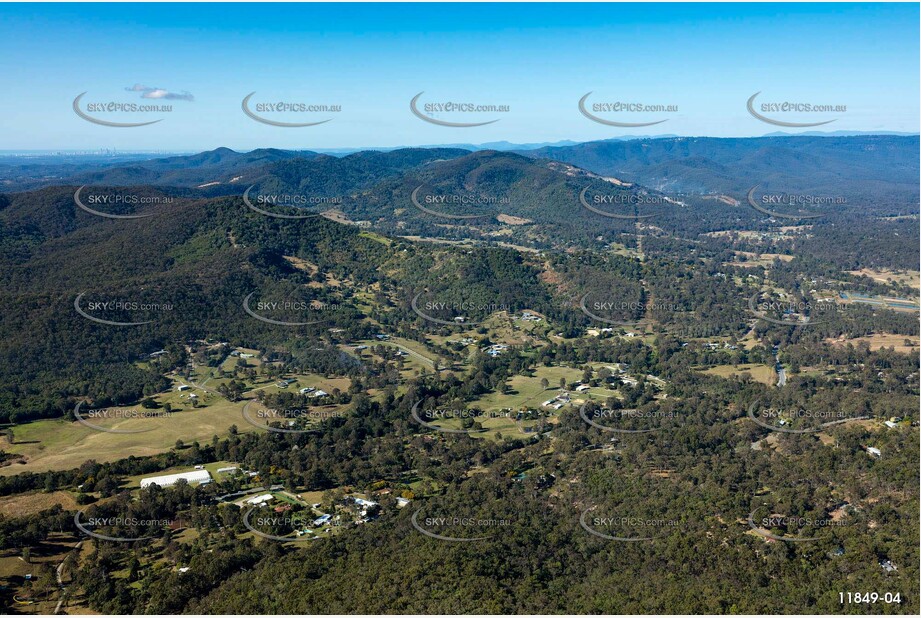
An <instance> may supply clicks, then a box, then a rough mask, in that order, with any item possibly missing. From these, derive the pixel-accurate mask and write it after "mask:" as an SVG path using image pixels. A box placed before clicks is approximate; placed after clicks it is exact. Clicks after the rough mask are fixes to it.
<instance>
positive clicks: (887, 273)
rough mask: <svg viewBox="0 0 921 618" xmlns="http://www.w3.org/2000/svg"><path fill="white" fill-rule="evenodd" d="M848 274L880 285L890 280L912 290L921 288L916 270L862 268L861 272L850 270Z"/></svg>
mask: <svg viewBox="0 0 921 618" xmlns="http://www.w3.org/2000/svg"><path fill="white" fill-rule="evenodd" d="M848 272H849V273H851V274H852V275H863V276H864V277H870V278H871V279H874V280H876V281H879V282H881V283H886V282H887V281H888V280H890V279H891V280H892V281H894V282H895V283H900V284H902V285H907V286H911V287H913V288H918V287H921V279H919V278H921V273H919V272H918V271H917V270H884V269H881V270H875V269H872V268H863V269H861V270H850V271H848Z"/></svg>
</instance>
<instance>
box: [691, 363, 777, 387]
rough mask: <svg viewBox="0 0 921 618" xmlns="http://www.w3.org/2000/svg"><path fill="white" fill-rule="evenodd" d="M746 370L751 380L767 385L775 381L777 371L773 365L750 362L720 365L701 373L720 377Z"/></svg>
mask: <svg viewBox="0 0 921 618" xmlns="http://www.w3.org/2000/svg"><path fill="white" fill-rule="evenodd" d="M746 372H747V373H749V374H751V377H752V380H754V381H755V382H761V383H762V384H767V385H768V386H772V385H774V384H776V383H777V372H776V371H774V368H773V367H768V366H767V365H759V364H752V363H743V364H741V365H736V366H732V365H720V366H719V367H712V368H710V369H706V370H704V371H703V373H706V374H709V375H714V376H720V377H721V378H731V377H732V376H739V375H742V374H743V373H746Z"/></svg>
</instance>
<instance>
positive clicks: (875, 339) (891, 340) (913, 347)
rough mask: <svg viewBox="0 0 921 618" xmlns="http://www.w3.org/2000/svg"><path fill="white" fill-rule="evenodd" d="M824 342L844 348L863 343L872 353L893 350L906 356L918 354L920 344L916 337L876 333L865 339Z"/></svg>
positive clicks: (827, 340) (828, 340) (829, 340)
mask: <svg viewBox="0 0 921 618" xmlns="http://www.w3.org/2000/svg"><path fill="white" fill-rule="evenodd" d="M825 341H826V342H828V343H830V344H832V345H837V346H844V345H847V344H848V343H850V344H852V345H854V346H856V345H857V344H859V343H861V342H865V343H868V344H869V345H870V349H871V350H873V351H876V350H879V349H880V348H895V351H896V352H902V353H906V354H907V353H914V354H916V353H917V352H918V347H919V344H921V342H919V339H918V338H917V337H911V336H909V335H893V334H889V333H878V334H875V335H869V336H866V337H857V338H856V339H826V340H825ZM906 341H908V342H909V344H910V345H906V344H905V342H906Z"/></svg>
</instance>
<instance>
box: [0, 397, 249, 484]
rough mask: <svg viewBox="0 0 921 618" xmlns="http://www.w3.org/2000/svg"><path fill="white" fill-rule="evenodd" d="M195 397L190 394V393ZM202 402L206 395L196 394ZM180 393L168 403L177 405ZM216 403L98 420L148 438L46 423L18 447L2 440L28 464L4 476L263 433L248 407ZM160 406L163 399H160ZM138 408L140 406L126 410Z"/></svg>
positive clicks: (22, 430) (21, 434) (24, 428)
mask: <svg viewBox="0 0 921 618" xmlns="http://www.w3.org/2000/svg"><path fill="white" fill-rule="evenodd" d="M187 392H189V391H187ZM195 392H196V393H197V394H198V395H199V396H200V397H203V396H204V393H202V391H195ZM175 397H176V392H175V391H173V392H171V393H169V394H166V395H165V396H164V397H162V398H163V399H175ZM210 397H213V398H214V401H213V403H211V404H210V405H207V406H206V407H203V408H199V409H195V410H193V409H187V410H183V411H181V412H177V413H174V414H172V415H171V416H169V417H161V418H129V419H93V421H92V422H93V424H94V425H99V426H101V427H105V428H109V429H120V430H132V431H135V430H142V429H143V430H147V429H149V430H150V431H144V432H143V433H130V434H117V433H109V432H103V431H97V430H95V429H92V428H90V427H87V426H86V425H83V424H81V423H77V422H71V421H67V420H61V419H56V420H45V421H37V422H34V423H28V424H25V425H19V426H17V427H16V428H15V437H16V443H15V444H12V445H10V444H9V442H8V441H7V439H6V437H3V438H0V448H2V449H3V450H6V451H7V452H10V453H16V454H17V455H24V456H25V457H26V459H27V461H26V463H25V464H13V465H10V466H6V467H3V468H0V475H3V476H8V475H12V474H18V473H20V472H43V471H46V470H69V469H71V468H76V467H78V466H80V465H81V464H82V463H83V462H85V461H87V460H88V459H94V460H96V461H99V462H104V461H115V460H117V459H124V458H125V457H128V456H130V455H134V456H136V457H146V456H150V455H156V454H157V453H162V452H164V451H167V450H169V449H170V448H172V447H173V446H175V444H176V441H177V440H182V441H184V442H186V443H190V442H192V441H194V440H198V441H199V442H207V441H209V440H211V437H212V436H213V435H215V434H217V435H219V436H224V435H226V434H227V429H228V428H229V427H230V426H231V425H236V426H237V428H238V430H239V431H240V432H248V431H258V430H257V429H256V428H255V427H253V426H252V425H250V424H249V423H247V422H246V421H245V420H244V419H243V416H242V411H243V404H244V402H237V403H231V402H229V401H227V400H225V399H221V398H218V397H215V396H213V395H212V396H210ZM157 399H158V400H160V399H161V397H157ZM125 407H130V408H135V407H137V406H125Z"/></svg>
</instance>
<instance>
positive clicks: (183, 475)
mask: <svg viewBox="0 0 921 618" xmlns="http://www.w3.org/2000/svg"><path fill="white" fill-rule="evenodd" d="M180 479H185V480H186V481H187V482H188V483H189V484H192V483H209V482H211V475H210V474H209V473H208V471H207V470H194V471H192V472H179V473H178V474H164V475H163V476H150V477H147V478H146V479H141V489H143V488H145V487H148V486H150V485H159V486H160V487H169V486H170V485H175V484H176V483H177V482H179V480H180Z"/></svg>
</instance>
